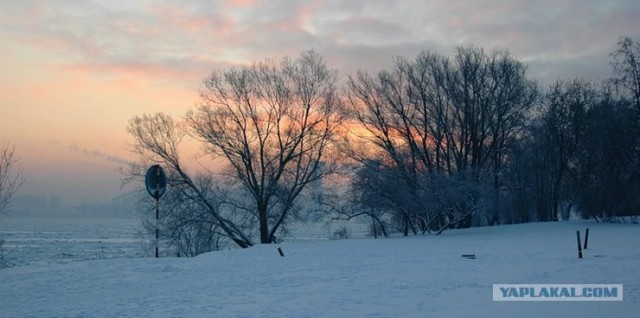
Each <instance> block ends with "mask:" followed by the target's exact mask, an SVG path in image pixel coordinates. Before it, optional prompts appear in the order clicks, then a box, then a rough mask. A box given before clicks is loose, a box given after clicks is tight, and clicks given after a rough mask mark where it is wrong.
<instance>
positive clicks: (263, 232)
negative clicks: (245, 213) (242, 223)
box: [258, 204, 271, 244]
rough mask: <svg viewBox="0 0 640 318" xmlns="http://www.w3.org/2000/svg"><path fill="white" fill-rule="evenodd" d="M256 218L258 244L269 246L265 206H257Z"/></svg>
mask: <svg viewBox="0 0 640 318" xmlns="http://www.w3.org/2000/svg"><path fill="white" fill-rule="evenodd" d="M258 218H259V221H260V244H270V243H271V239H270V237H269V224H268V222H267V221H268V216H267V205H266V204H258Z"/></svg>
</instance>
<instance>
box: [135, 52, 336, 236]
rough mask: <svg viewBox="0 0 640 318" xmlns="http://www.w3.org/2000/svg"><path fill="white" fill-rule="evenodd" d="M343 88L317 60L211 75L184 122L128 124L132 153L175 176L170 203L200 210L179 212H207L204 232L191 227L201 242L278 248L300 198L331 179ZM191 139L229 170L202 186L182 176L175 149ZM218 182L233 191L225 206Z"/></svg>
mask: <svg viewBox="0 0 640 318" xmlns="http://www.w3.org/2000/svg"><path fill="white" fill-rule="evenodd" d="M336 82H337V72H336V71H335V70H334V69H332V68H330V67H329V66H328V65H327V64H326V63H325V62H324V60H323V59H322V57H321V56H320V55H318V54H317V53H316V52H313V51H307V52H303V53H302V54H301V55H300V56H299V57H297V58H284V59H282V60H280V61H274V60H266V61H264V62H257V63H255V64H253V65H251V66H246V67H238V68H231V69H228V70H222V71H214V72H213V73H211V75H210V76H208V77H207V78H206V79H205V80H204V81H203V87H202V90H201V97H202V103H201V104H200V105H199V106H198V107H197V108H196V109H195V110H192V111H189V112H188V113H187V115H186V117H185V120H184V121H176V120H174V119H173V118H171V117H170V116H168V115H165V114H157V115H153V116H149V115H145V116H141V117H136V118H134V119H133V120H131V122H130V124H129V133H130V134H131V135H132V136H133V137H134V139H135V144H134V151H135V152H136V153H138V154H139V155H141V157H142V158H144V159H145V160H147V161H151V162H161V163H164V164H165V165H166V166H167V167H168V168H169V170H170V174H171V176H172V177H171V182H172V187H171V188H172V190H171V191H173V193H172V195H171V196H170V197H171V198H173V199H174V200H177V201H182V200H193V201H194V202H196V203H197V204H196V205H195V206H192V205H190V204H187V205H185V204H178V205H175V204H174V206H177V207H178V208H179V209H178V210H180V209H183V207H184V206H191V207H189V208H188V209H189V210H190V211H191V210H194V209H197V210H199V211H203V212H204V213H196V214H198V215H200V216H198V217H197V218H198V219H202V218H203V216H204V218H205V219H206V222H202V221H198V222H197V224H196V223H194V222H191V223H190V224H194V225H197V227H198V229H202V226H201V225H202V224H205V225H207V226H206V229H205V231H204V232H207V233H214V232H215V234H216V235H218V234H219V235H222V236H225V237H228V238H230V239H231V240H232V241H233V242H235V243H236V244H237V245H238V246H240V247H249V246H251V245H253V244H254V243H253V237H254V235H255V234H256V233H258V234H259V239H260V243H273V242H275V241H276V234H277V233H278V230H280V229H282V226H283V225H284V224H286V221H287V220H288V219H290V218H291V217H292V216H293V215H295V214H296V212H297V211H296V209H297V207H298V206H297V201H298V198H299V197H300V195H301V193H303V191H304V190H305V189H306V188H309V185H310V184H314V183H316V182H317V181H319V180H320V179H322V178H323V177H324V176H325V175H327V174H328V173H330V172H331V171H333V170H334V169H333V167H334V165H333V164H332V162H331V160H327V158H326V157H327V155H328V154H329V153H332V152H335V151H334V150H333V148H334V146H333V142H334V141H336V139H337V137H336V133H337V130H338V129H339V127H340V123H341V120H340V116H339V115H338V112H337V108H338V107H340V96H339V93H338V89H337V87H336ZM187 135H188V136H191V137H193V138H195V139H196V140H198V141H199V142H200V143H201V146H202V149H203V151H204V152H205V154H206V155H210V156H212V157H213V158H214V162H224V163H225V167H224V168H223V169H221V170H220V169H219V170H218V171H216V174H215V175H214V174H213V173H212V172H205V173H204V174H202V173H201V174H199V175H198V176H197V177H195V176H193V175H191V173H188V172H187V171H185V169H184V165H183V162H182V161H181V158H180V155H179V150H178V149H179V148H180V146H179V145H180V142H181V141H182V139H183V138H184V137H187ZM138 170H140V169H138ZM213 170H215V169H212V171H213ZM130 174H131V173H130ZM133 174H135V173H133ZM137 174H138V175H141V171H138V173H137ZM214 179H219V180H224V182H226V185H225V188H226V189H225V192H226V194H225V195H224V196H223V197H221V196H220V195H219V194H220V193H219V192H220V191H219V190H220V186H219V185H218V186H215V184H219V183H220V182H214ZM170 194H171V193H170ZM179 215H194V213H191V212H190V213H183V212H181V213H179ZM178 218H179V217H178ZM182 221H183V222H187V220H182ZM179 223H180V222H178V223H176V224H179ZM174 228H176V229H178V228H179V227H174ZM169 230H170V229H167V231H169ZM170 231H173V230H170ZM198 231H200V230H198ZM173 232H175V231H173ZM171 239H174V238H171ZM205 241H206V240H205Z"/></svg>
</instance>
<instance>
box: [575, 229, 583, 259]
mask: <svg viewBox="0 0 640 318" xmlns="http://www.w3.org/2000/svg"><path fill="white" fill-rule="evenodd" d="M576 234H577V235H578V258H582V244H580V231H577V233H576Z"/></svg>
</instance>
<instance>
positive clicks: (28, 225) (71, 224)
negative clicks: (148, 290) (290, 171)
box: [0, 216, 152, 267]
mask: <svg viewBox="0 0 640 318" xmlns="http://www.w3.org/2000/svg"><path fill="white" fill-rule="evenodd" d="M139 227H140V220H138V219H126V218H72V217H17V216H9V217H4V216H3V217H2V224H0V238H2V239H4V245H3V248H4V250H3V253H4V259H5V261H6V262H7V263H8V264H9V266H11V267H14V266H16V267H18V266H25V265H50V264H60V263H70V262H76V261H86V260H97V259H106V258H132V257H143V256H144V255H152V252H150V251H147V252H146V254H145V249H144V247H145V240H143V239H142V238H141V236H140V235H139V234H138V232H139Z"/></svg>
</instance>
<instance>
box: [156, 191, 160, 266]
mask: <svg viewBox="0 0 640 318" xmlns="http://www.w3.org/2000/svg"><path fill="white" fill-rule="evenodd" d="M159 220H160V200H159V199H156V258H158V257H160V248H159V246H160V239H159V235H158V233H159V232H160V231H159V230H158V228H159V227H160V221H159Z"/></svg>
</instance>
